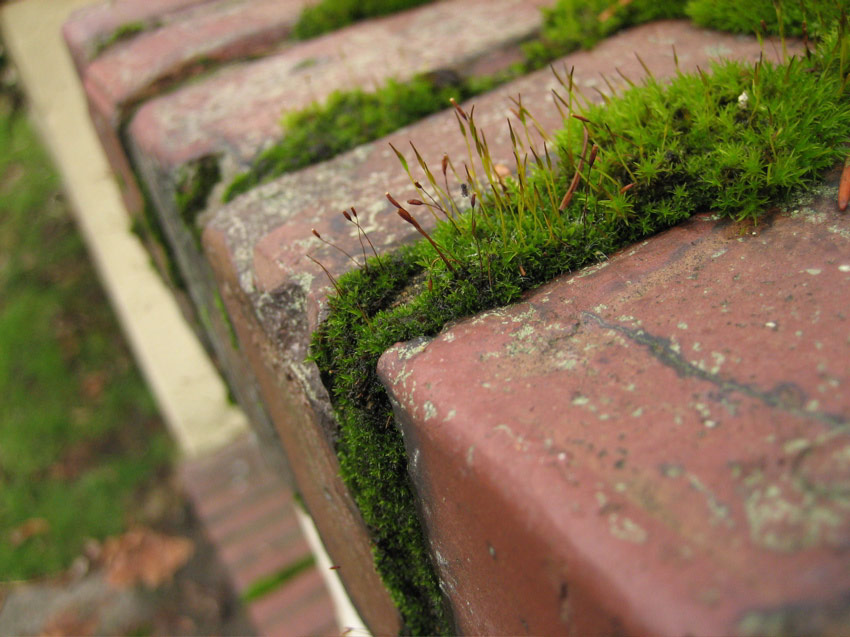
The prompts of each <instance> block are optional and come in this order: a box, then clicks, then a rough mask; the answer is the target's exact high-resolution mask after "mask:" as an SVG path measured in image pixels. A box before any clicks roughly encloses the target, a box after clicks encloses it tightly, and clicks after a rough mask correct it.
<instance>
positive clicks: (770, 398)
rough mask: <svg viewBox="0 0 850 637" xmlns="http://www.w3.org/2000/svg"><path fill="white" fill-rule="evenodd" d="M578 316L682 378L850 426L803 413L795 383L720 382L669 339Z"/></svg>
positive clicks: (834, 417) (835, 418) (834, 418)
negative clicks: (614, 334)
mask: <svg viewBox="0 0 850 637" xmlns="http://www.w3.org/2000/svg"><path fill="white" fill-rule="evenodd" d="M581 314H582V317H583V318H585V319H588V320H591V321H593V322H595V323H596V324H597V325H599V326H601V327H603V328H605V329H608V330H613V331H615V332H618V333H620V334H622V335H623V336H625V337H626V338H628V339H629V340H631V341H633V342H635V343H637V344H638V345H643V346H644V347H646V348H647V350H649V353H650V355H651V356H652V357H653V358H655V359H657V360H658V361H659V362H660V363H661V364H662V365H665V366H666V367H669V368H670V369H672V370H673V371H675V372H676V374H677V375H678V376H680V377H681V378H696V379H698V380H702V381H705V382H707V383H711V384H712V385H715V386H716V387H718V388H719V389H720V391H721V392H723V393H724V394H729V393H733V392H737V393H739V394H743V395H745V396H747V397H749V398H753V399H755V400H758V401H760V402H762V403H764V404H765V405H767V406H768V407H772V408H775V409H780V410H782V411H786V412H788V413H790V414H792V415H794V416H798V417H800V418H804V419H812V420H816V421H818V422H820V423H823V424H824V425H826V426H828V427H834V428H838V427H847V426H850V419H848V418H847V417H845V416H843V415H841V414H833V413H829V412H822V411H817V410H815V411H810V410H808V409H805V408H804V407H803V405H805V404H806V402H807V398H806V394H805V392H804V391H803V390H802V389H801V388H800V387H799V386H797V385H795V384H794V383H779V384H777V385H776V386H775V387H774V388H773V389H771V390H769V391H764V390H761V389H758V388H756V387H753V386H751V385H747V384H745V383H741V382H738V381H736V380H733V379H730V378H721V377H720V376H719V375H717V374H712V373H711V372H709V371H706V370H704V369H700V368H699V367H697V366H696V365H694V364H693V363H690V362H688V361H687V360H685V359H684V358H683V357H682V356H681V355H680V354H678V353H676V352H675V351H674V350H673V347H672V346H671V344H670V340H669V339H666V338H663V337H661V336H655V335H653V334H650V333H648V332H647V331H646V330H644V329H631V328H628V327H626V326H624V325H617V324H615V323H609V322H608V321H606V320H605V319H603V318H602V317H601V316H599V315H598V314H594V313H593V312H586V311H585V312H582V313H581Z"/></svg>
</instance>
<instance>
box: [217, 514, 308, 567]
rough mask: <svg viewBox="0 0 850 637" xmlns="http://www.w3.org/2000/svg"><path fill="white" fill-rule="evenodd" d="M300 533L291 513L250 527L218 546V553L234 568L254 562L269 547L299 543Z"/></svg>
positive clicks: (283, 546) (300, 540) (276, 547)
mask: <svg viewBox="0 0 850 637" xmlns="http://www.w3.org/2000/svg"><path fill="white" fill-rule="evenodd" d="M302 541H303V540H302V535H301V531H300V527H299V526H298V521H297V520H296V518H295V516H294V515H293V516H292V517H291V518H288V519H285V520H281V521H279V522H278V523H276V524H270V525H267V526H264V527H257V528H254V529H251V531H250V532H249V533H246V534H245V535H244V536H242V537H240V538H238V539H237V540H232V541H230V542H228V543H226V544H222V545H220V546H219V555H220V556H221V559H222V560H223V561H225V562H226V563H227V564H232V565H233V566H234V567H236V568H240V567H242V566H247V565H250V564H252V563H253V562H256V561H257V560H258V559H260V558H261V556H263V555H264V554H267V553H268V551H269V550H270V549H275V550H277V549H283V548H286V547H287V546H288V545H290V544H301V542H302Z"/></svg>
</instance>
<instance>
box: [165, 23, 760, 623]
mask: <svg viewBox="0 0 850 637" xmlns="http://www.w3.org/2000/svg"><path fill="white" fill-rule="evenodd" d="M674 43H675V46H676V50H677V52H678V54H679V59H680V63H681V65H682V67H683V69H685V68H695V66H696V65H697V64H699V65H702V66H706V63H707V61H708V59H709V57H710V54H711V53H712V52H716V51H717V50H724V49H725V50H726V51H729V52H730V55H735V56H738V57H741V58H744V59H752V60H755V59H757V58H758V56H759V53H760V48H759V46H758V44H757V43H756V42H755V41H754V40H753V39H747V38H739V37H732V36H724V35H718V34H714V33H710V32H706V31H703V30H699V29H694V28H692V27H690V26H687V25H685V24H684V23H677V22H666V23H659V24H654V25H648V26H645V27H642V28H639V29H635V30H632V31H630V32H627V33H623V34H621V35H619V36H617V37H615V38H612V39H610V40H608V41H606V42H604V43H602V44H601V45H600V46H599V47H598V48H597V49H596V50H595V51H593V52H583V53H578V54H576V55H573V56H570V57H568V58H566V60H565V64H566V65H567V66H568V67H569V66H573V65H575V67H576V73H575V77H576V78H577V79H578V81H579V83H580V85H583V86H590V85H591V84H592V83H594V82H596V83H598V82H600V80H599V79H598V73H599V72H600V71H602V72H606V73H610V72H611V71H612V69H613V68H614V67H615V66H617V67H618V68H620V69H621V70H623V71H624V72H625V73H627V74H628V75H630V76H631V77H633V78H638V77H640V76H641V70H640V64H639V63H638V61H637V60H636V58H635V57H634V51H640V54H641V57H642V58H643V60H644V61H645V62H646V63H647V64H648V65H649V67H650V68H652V69H653V72H654V73H655V74H656V76H658V77H661V76H669V75H670V74H672V73H673V72H674V71H675V69H674V64H673V56H672V48H671V44H674ZM554 84H555V82H554V80H553V78H552V76H551V75H550V74H549V72H548V71H546V72H541V73H538V74H534V75H532V76H529V77H527V78H525V79H523V80H519V81H517V82H515V83H512V84H511V85H510V86H507V87H505V88H503V89H500V90H498V91H496V92H494V93H493V94H491V95H487V96H482V97H480V98H478V99H476V100H475V104H476V120H477V121H478V123H479V124H480V125H481V126H483V127H484V129H485V130H486V131H487V138H488V141H489V143H490V147H491V150H492V151H493V154H494V156H495V157H496V158H497V160H500V161H502V162H503V163H506V164H510V153H509V150H508V148H509V147H508V142H509V138H508V133H507V128H506V126H505V125H504V118H505V117H506V116H508V115H509V107H510V105H511V104H510V101H509V99H508V98H509V97H511V96H516V94H517V93H519V92H521V93H522V95H523V102H524V103H525V104H527V105H529V107H531V108H532V109H533V110H534V112H535V114H536V115H537V117H538V119H539V120H541V121H542V122H543V125H544V126H548V127H550V128H554V127H556V126H557V124H558V123H559V116H558V115H557V111H556V109H555V108H554V107H553V106H552V105H551V96H550V89H551V88H552V87H553V86H554ZM411 139H412V140H413V141H414V142H415V143H416V145H417V147H419V149H420V150H421V152H422V154H423V155H424V156H425V158H426V160H427V161H428V162H429V163H431V164H432V165H433V166H437V165H439V163H440V159H441V157H442V153H443V152H448V153H450V154H451V155H452V157H454V158H456V159H457V158H460V157H464V156H465V147H464V145H463V140H462V138H460V137H459V135H458V133H457V124H456V122H455V119H454V115H453V114H452V113H450V112H445V113H442V114H439V115H436V116H434V117H431V118H429V119H427V120H424V121H423V122H420V123H419V124H417V125H415V126H413V127H410V128H408V129H406V130H404V131H400V132H398V133H396V134H393V135H391V136H390V137H388V138H386V139H384V140H381V141H379V142H376V143H373V144H369V145H366V146H363V147H361V148H359V149H357V150H355V151H352V152H351V153H348V154H346V155H345V156H342V157H339V158H337V159H335V160H332V161H329V162H326V163H324V164H322V165H319V166H314V167H311V168H308V169H306V170H304V171H301V172H299V173H296V174H292V175H287V176H284V177H282V178H280V179H278V180H276V181H274V182H273V183H271V184H269V185H267V186H264V187H261V188H258V189H256V190H254V191H253V192H251V193H248V194H246V195H244V196H242V197H240V198H238V199H237V200H235V201H234V202H232V203H231V204H230V205H228V206H225V207H224V208H222V209H221V210H220V211H218V212H217V213H216V214H215V215H214V217H213V218H212V221H211V222H210V223H209V224H208V225H207V227H206V230H205V233H204V244H205V249H206V252H207V256H208V258H209V261H210V263H211V265H212V267H213V269H214V270H215V272H216V278H217V281H218V284H219V288H220V290H221V294H222V298H223V300H224V303H225V305H226V306H227V309H228V312H229V314H230V316H231V319H232V320H233V323H234V326H235V328H236V331H237V333H238V335H239V340H240V342H241V343H243V344H244V345H243V348H242V350H241V351H242V354H243V356H244V357H245V359H246V360H248V361H250V365H251V367H252V369H253V370H254V373H255V374H256V375H257V378H258V382H259V384H260V387H261V392H262V394H263V396H264V400H265V403H266V405H267V407H268V409H269V413H270V415H271V416H272V419H273V421H274V422H275V426H276V428H277V431H278V433H279V435H280V438H281V440H282V442H283V445H284V447H285V448H286V449H287V453H288V455H289V457H290V460H291V462H292V469H293V473H294V475H295V477H296V480H297V482H298V484H299V489H300V490H301V492H302V495H303V497H304V500H305V502H306V503H307V505H308V508H309V510H310V513H311V515H312V516H313V518H314V521H315V522H316V525H317V527H318V529H319V531H320V533H321V535H322V539H323V541H324V543H325V545H326V548H327V550H328V552H329V554H330V555H331V559H332V560H333V561H334V562H335V563H336V564H340V565H341V566H342V568H341V570H340V571H339V573H340V577H341V578H342V580H343V582H344V584H345V586H346V589H347V590H348V591H349V593H350V595H351V596H352V599H353V601H354V603H355V605H356V606H357V608H358V610H359V611H360V613H361V616H362V617H363V619H364V621H366V623H367V624H368V625H369V626H370V628H371V629H372V630H373V631H374V632H376V633H381V634H383V633H394V632H397V631H398V629H399V621H398V616H397V614H396V613H395V612H394V607H393V605H392V602H391V601H390V600H389V597H388V596H387V595H386V592H385V591H383V590H382V587H381V585H380V584H379V583H378V581H379V580H378V578H377V575H376V573H375V571H374V567H373V565H372V556H371V547H370V542H369V538H368V535H367V533H366V530H365V528H364V525H363V522H362V519H361V518H360V516H359V514H358V513H357V510H356V507H355V505H354V503H353V502H352V501H351V497H350V495H349V494H348V493H347V491H346V490H345V487H344V486H343V485H342V483H341V481H340V479H339V466H338V463H337V459H336V456H335V454H334V451H333V443H332V433H331V432H333V430H334V427H335V423H334V421H333V416H332V412H331V409H330V406H329V403H328V398H327V393H326V390H325V388H324V386H323V385H322V383H321V380H320V379H319V376H318V371H317V369H316V368H315V366H314V365H312V364H305V362H304V360H305V357H306V354H307V350H308V344H309V339H310V335H311V333H312V331H313V330H314V329H315V327H316V325H317V324H318V321H319V317H320V315H321V313H322V312H323V311H324V308H325V303H326V295H327V291H328V287H329V286H328V283H327V282H326V279H325V278H324V274H323V273H322V272H321V270H320V269H319V268H318V267H317V266H314V265H313V264H312V263H311V262H309V261H308V260H307V259H306V258H305V255H306V254H307V253H314V254H316V256H317V257H318V258H320V259H321V260H322V262H323V263H324V265H325V266H326V267H328V268H329V269H330V270H331V272H333V273H334V274H337V275H338V274H340V273H342V272H344V271H345V270H347V269H348V268H349V267H350V264H349V263H347V262H346V261H345V259H344V258H338V255H337V254H336V253H334V252H333V251H329V250H325V249H323V248H322V246H321V245H320V244H319V243H318V241H317V240H314V239H312V238H311V234H310V229H311V228H316V229H318V231H319V232H320V233H321V234H322V235H325V236H327V237H332V238H333V240H334V241H335V242H336V243H337V244H338V245H340V246H341V247H343V248H344V249H347V250H349V251H353V252H358V251H359V249H360V248H359V244H358V243H357V237H356V234H354V235H352V234H350V227H348V226H347V223H346V222H345V220H344V219H343V218H342V217H341V215H340V214H339V212H338V211H339V210H341V209H342V208H343V207H345V206H350V205H354V206H356V207H357V209H358V210H359V212H360V214H361V218H363V219H365V225H367V227H368V228H369V233H370V236H371V237H372V240H373V241H374V242H375V243H376V245H378V246H379V249H380V250H385V249H387V248H389V247H392V246H395V245H399V244H400V243H401V242H403V241H408V240H410V239H411V238H412V234H411V233H410V232H407V230H406V227H404V226H403V224H401V223H399V222H397V220H396V218H395V215H393V214H392V210H391V207H390V206H389V204H388V203H387V202H386V200H385V199H384V197H383V194H384V192H385V191H387V190H390V191H392V192H393V193H396V196H397V198H399V199H405V198H407V197H408V196H414V194H415V193H413V192H411V191H410V190H411V188H410V185H409V182H408V180H407V177H406V176H405V175H404V173H403V171H402V170H401V169H400V167H399V165H398V162H397V159H396V158H395V156H394V155H393V153H392V151H391V150H390V149H389V147H388V145H387V142H388V141H392V142H393V143H394V144H395V145H396V147H398V148H407V147H408V146H407V142H408V140H411ZM172 150H174V151H175V152H176V151H177V149H176V148H175V149H169V151H168V152H167V153H165V155H164V157H171V158H172V159H169V160H168V161H172V160H173V157H174V155H173V154H172V153H171V151H172ZM422 222H423V224H426V223H427V221H426V220H425V219H422Z"/></svg>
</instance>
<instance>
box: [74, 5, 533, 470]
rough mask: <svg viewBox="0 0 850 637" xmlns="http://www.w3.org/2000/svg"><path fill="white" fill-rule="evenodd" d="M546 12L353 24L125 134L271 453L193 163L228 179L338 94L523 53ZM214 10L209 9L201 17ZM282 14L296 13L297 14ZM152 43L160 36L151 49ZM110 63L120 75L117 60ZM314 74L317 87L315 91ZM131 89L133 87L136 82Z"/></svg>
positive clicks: (438, 14) (475, 8) (504, 10)
mask: <svg viewBox="0 0 850 637" xmlns="http://www.w3.org/2000/svg"><path fill="white" fill-rule="evenodd" d="M540 2H542V0H535V1H534V2H521V1H520V0H486V1H485V0H473V1H464V2H459V1H457V0H455V1H452V2H441V3H437V4H434V5H430V6H425V7H422V8H420V9H417V10H414V11H410V12H406V13H404V14H398V15H394V16H390V17H387V18H385V19H382V20H378V21H374V22H367V23H362V24H355V25H352V26H351V27H349V28H347V29H344V30H342V31H340V32H338V33H335V34H330V35H328V36H326V37H323V38H319V39H317V40H315V41H311V42H306V43H302V44H300V45H298V46H297V47H292V48H290V49H287V50H285V51H282V52H278V53H276V54H274V55H270V56H268V57H266V58H263V59H260V60H256V61H252V62H244V63H240V64H234V65H231V66H229V67H226V68H224V69H222V70H220V71H218V72H215V73H213V74H211V75H210V76H209V77H206V78H204V79H203V80H200V81H198V82H196V83H192V84H191V85H188V86H185V87H183V88H181V89H178V90H176V91H174V92H172V93H169V94H167V95H164V96H162V97H160V98H156V99H153V100H150V101H148V102H145V103H144V104H143V105H141V106H140V108H139V110H138V112H137V113H136V115H135V116H134V118H133V120H132V123H131V124H130V125H129V129H128V133H127V140H128V143H129V146H130V150H131V152H132V157H133V164H134V166H135V167H136V169H137V170H138V172H139V175H140V177H141V179H142V181H143V182H144V183H145V185H146V188H147V191H148V192H149V194H150V197H151V199H152V201H153V203H154V204H155V205H154V207H155V209H156V211H157V215H158V218H159V221H160V224H161V226H162V228H163V230H164V232H165V234H166V236H167V238H168V241H169V244H170V245H171V247H172V248H173V251H174V258H175V260H176V262H177V264H178V265H179V269H180V271H181V273H182V275H183V277H184V278H185V280H186V281H187V288H188V291H189V294H190V295H191V297H192V301H193V302H194V304H195V306H196V307H197V308H199V310H198V313H199V315H200V317H201V320H202V321H203V322H204V323H205V326H204V327H205V328H206V329H207V330H208V331H209V332H210V333H211V334H212V337H211V341H212V346H213V349H214V351H215V355H216V357H217V359H218V360H219V362H220V364H221V367H222V369H223V371H224V373H225V375H226V376H227V378H228V380H229V381H230V384H231V386H232V387H233V389H234V393H235V394H236V396H237V398H238V400H239V402H240V404H242V405H243V406H244V407H245V408H246V409H247V410H248V411H249V415H250V417H251V420H252V421H253V422H255V423H258V424H257V431H258V434H259V435H261V436H263V437H264V440H265V444H264V448H265V449H270V450H273V449H275V448H280V443H279V442H278V441H277V439H276V433H275V432H274V430H273V429H272V427H271V426H270V425H269V424H268V418H267V415H266V412H265V410H264V409H263V408H262V406H261V405H260V403H261V401H260V400H259V397H258V395H257V393H256V387H255V384H254V382H253V375H252V373H251V371H250V370H249V369H248V368H247V367H246V365H245V358H244V357H243V356H242V353H241V352H240V351H238V350H237V349H236V348H234V347H232V345H231V343H230V326H229V325H228V323H227V319H226V317H225V316H223V314H222V312H221V311H220V308H219V307H218V304H217V294H218V292H217V289H216V284H215V282H214V280H213V275H212V273H211V272H210V269H209V266H208V264H207V263H206V261H205V260H204V258H203V256H202V255H201V252H200V250H199V248H198V244H197V238H196V235H195V232H194V228H191V227H187V224H186V222H185V221H184V220H183V219H182V218H181V215H180V213H179V211H178V209H177V205H176V191H177V188H178V184H179V182H180V180H181V179H182V178H183V177H184V176H185V174H186V172H187V171H190V170H191V169H192V167H193V166H194V165H196V163H195V162H197V161H200V160H202V159H203V158H206V157H209V156H211V155H214V156H218V155H219V154H220V155H221V158H220V163H221V165H222V166H223V171H224V172H225V173H227V172H228V170H227V166H233V165H235V163H236V160H237V159H239V160H241V161H246V160H247V159H249V158H250V157H252V156H253V155H254V154H255V153H256V152H257V151H258V150H259V149H260V147H261V146H262V145H263V143H264V142H266V141H268V140H269V139H270V138H273V137H275V136H277V135H278V134H279V132H280V128H279V124H278V119H279V117H280V114H281V112H282V110H283V109H285V108H298V107H302V106H305V105H306V104H308V103H310V102H311V101H312V100H314V99H320V98H322V97H324V96H327V95H328V94H329V93H330V92H331V91H332V90H334V89H335V88H346V87H352V86H358V85H367V86H369V85H372V84H373V83H374V82H377V81H380V80H381V79H383V78H386V77H388V76H390V75H395V76H398V77H409V76H410V75H412V74H413V73H415V72H418V71H423V70H429V69H444V68H453V69H457V70H458V71H459V72H464V70H465V69H467V67H470V68H471V67H475V66H476V65H480V64H484V63H490V62H492V58H491V55H490V54H491V53H494V52H497V53H501V52H503V50H504V49H505V48H506V47H507V48H511V47H515V45H516V42H517V41H518V40H520V39H523V38H525V37H527V36H528V35H530V34H531V33H533V32H534V30H535V29H536V28H538V26H539V23H540V15H539V4H540ZM208 6H211V5H204V8H205V9H206V8H208ZM257 6H258V7H259V8H258V9H256V11H260V9H262V8H263V7H267V6H268V5H266V3H257ZM281 6H295V3H292V2H288V3H282V5H281ZM263 10H265V9H263ZM281 12H282V9H281ZM235 15H236V17H238V16H239V15H241V14H235ZM485 15H486V16H488V18H489V23H490V28H489V29H487V30H484V31H481V32H478V33H476V34H475V35H470V36H467V37H465V38H457V37H455V36H458V35H459V34H460V30H459V29H460V26H459V25H461V24H463V21H464V20H469V19H476V20H477V19H479V18H483V16H485ZM236 17H234V18H233V19H234V20H235V19H236ZM228 19H230V17H228ZM215 24H216V25H218V22H216V23H215ZM175 28H176V27H175ZM216 28H218V27H216ZM172 31H173V29H172ZM248 32H250V29H249V30H248ZM155 35H156V34H153V33H152V34H151V36H150V38H154V36H155ZM150 38H148V39H150ZM245 39H247V37H246V38H245ZM145 41H146V39H145V38H144V37H142V36H140V38H138V39H137V40H134V41H132V42H131V43H128V44H127V47H130V46H133V47H135V49H136V50H137V52H144V51H147V50H148V48H145V46H142V45H143V44H144V43H145ZM375 42H380V43H382V47H375V46H374V44H375ZM140 43H141V44H140ZM119 46H120V45H119ZM194 46H195V45H194V44H192V43H189V44H186V45H185V46H184V47H182V48H180V49H179V50H180V52H181V53H180V55H181V56H182V58H180V59H183V58H186V57H188V53H186V52H187V51H194V48H193V47H194ZM154 48H155V47H154ZM123 51H124V49H122V48H119V47H116V49H115V53H114V56H119V55H123ZM390 54H392V55H390ZM494 54H495V53H494ZM139 55H140V56H141V53H139ZM141 57H143V58H144V56H141ZM385 58H387V59H386V60H385ZM106 61H107V62H110V64H111V63H112V62H114V58H111V57H110V58H108V59H107V60H106ZM97 62H99V60H98V61H96V63H97ZM107 66H108V68H111V69H116V68H117V69H122V70H121V71H120V73H119V72H118V71H114V70H113V71H111V72H110V73H111V74H110V75H106V73H105V71H102V72H101V75H103V76H104V77H110V78H112V79H113V80H114V79H115V77H119V76H120V75H121V74H122V73H124V72H125V71H124V70H123V67H121V66H120V65H115V64H112V66H109V65H107ZM308 75H309V76H310V77H312V83H308V82H307V80H306V77H307V76H308ZM102 84H103V85H104V86H111V85H112V82H111V81H110V82H106V81H105V80H104V82H102ZM125 85H126V86H134V84H133V81H130V80H127V81H126V82H125ZM141 85H143V83H142V84H140V86H141ZM121 86H122V85H121V83H120V82H119V88H117V89H112V90H113V91H115V95H112V96H111V97H109V98H108V99H106V100H105V104H106V105H102V106H98V107H97V108H96V109H95V110H96V111H97V112H99V113H101V114H102V116H101V117H98V116H97V115H95V121H96V123H98V122H100V124H99V126H100V127H101V128H104V129H106V128H108V127H109V126H111V125H114V122H112V123H111V124H110V123H108V122H107V123H104V122H106V120H107V118H108V116H107V115H106V114H107V113H108V112H109V106H108V104H114V103H115V100H116V99H117V97H116V96H117V95H119V94H120V93H121V91H122V90H123V89H121V88H120V87H121ZM90 88H91V87H90ZM90 95H91V96H94V97H93V99H96V96H97V95H98V92H97V91H96V90H94V89H92V90H90ZM115 143H116V144H117V139H116V140H115ZM200 223H202V221H201V222H200ZM190 225H191V223H190ZM278 464H279V465H283V464H284V463H283V462H282V461H280V462H278Z"/></svg>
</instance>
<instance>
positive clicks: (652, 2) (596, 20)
mask: <svg viewBox="0 0 850 637" xmlns="http://www.w3.org/2000/svg"><path fill="white" fill-rule="evenodd" d="M685 4H686V0H663V1H660V0H633V1H632V2H631V3H623V2H613V3H612V2H611V0H557V2H555V4H553V5H552V6H551V7H547V8H544V9H543V10H542V11H543V30H542V33H541V35H540V38H539V39H538V40H537V41H535V42H531V43H529V44H527V45H526V46H525V54H526V56H527V57H528V60H529V64H530V65H532V66H533V67H535V68H539V67H540V66H543V65H545V64H547V63H548V62H549V61H551V60H553V59H555V58H557V57H561V56H564V55H567V54H568V53H572V52H573V51H575V50H577V49H589V48H590V47H592V46H593V45H595V44H596V43H597V42H599V41H600V40H601V39H602V38H604V37H607V36H609V35H611V34H612V33H616V32H617V31H619V30H621V29H624V28H626V27H629V26H634V25H638V24H643V23H645V22H651V21H652V20H661V19H665V18H683V17H685Z"/></svg>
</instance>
